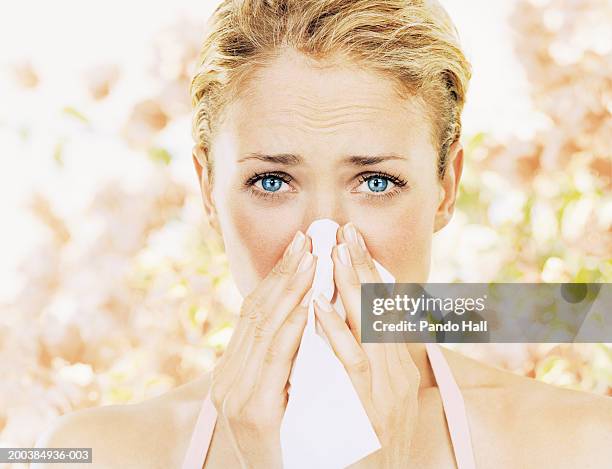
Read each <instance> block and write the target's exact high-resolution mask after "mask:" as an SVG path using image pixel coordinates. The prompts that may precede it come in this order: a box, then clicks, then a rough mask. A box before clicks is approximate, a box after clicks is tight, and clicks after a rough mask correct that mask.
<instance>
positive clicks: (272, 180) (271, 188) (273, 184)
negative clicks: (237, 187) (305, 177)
mask: <svg viewBox="0 0 612 469" xmlns="http://www.w3.org/2000/svg"><path fill="white" fill-rule="evenodd" d="M282 184H283V181H281V180H280V179H279V178H277V177H275V176H267V177H265V178H263V179H262V180H261V186H262V187H263V189H264V190H266V191H268V192H276V191H277V190H279V189H280V188H281V185H282Z"/></svg>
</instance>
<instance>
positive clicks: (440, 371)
mask: <svg viewBox="0 0 612 469" xmlns="http://www.w3.org/2000/svg"><path fill="white" fill-rule="evenodd" d="M425 347H426V350H427V356H428V357H429V362H430V364H431V368H432V370H433V373H434V377H435V379H436V382H437V384H438V389H439V390H440V396H441V398H442V405H443V406H444V413H445V415H446V422H447V424H448V430H449V433H450V436H451V443H452V445H453V452H454V454H455V460H456V461H457V467H458V469H476V463H475V461H474V454H473V451H472V438H471V434H470V427H469V425H468V420H467V415H466V413H465V403H464V401H463V396H462V395H461V390H460V389H459V386H458V385H457V382H456V381H455V378H454V377H453V374H452V372H451V369H450V367H449V366H448V363H447V362H446V359H445V358H444V355H443V354H442V350H440V346H439V345H438V344H425ZM216 422H217V410H216V409H215V407H214V405H213V404H212V401H211V398H210V391H209V392H208V394H207V395H206V398H205V399H204V403H203V404H202V407H201V409H200V413H199V415H198V420H197V422H196V425H195V428H194V431H193V434H192V435H191V441H190V443H189V448H188V449H187V453H186V455H185V459H184V461H183V466H182V469H201V468H202V466H203V464H204V462H205V461H206V454H207V453H208V449H209V447H210V442H211V440H212V435H213V432H214V429H215V424H216Z"/></svg>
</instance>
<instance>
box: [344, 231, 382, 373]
mask: <svg viewBox="0 0 612 469" xmlns="http://www.w3.org/2000/svg"><path fill="white" fill-rule="evenodd" d="M332 260H333V262H334V282H335V283H336V287H337V289H338V293H339V294H340V298H341V300H342V304H343V305H344V309H345V312H346V320H347V323H348V325H349V327H350V329H351V331H352V332H353V335H354V336H355V338H356V339H357V341H358V342H359V343H360V344H361V346H362V348H363V349H364V350H365V351H366V353H367V354H368V356H369V357H370V358H371V359H372V360H374V361H378V362H381V363H384V362H385V356H384V350H382V349H381V348H380V347H377V346H378V345H380V344H370V343H365V344H363V343H361V282H360V280H359V277H358V275H357V272H356V271H355V269H354V268H353V265H352V261H353V259H352V257H351V254H350V251H349V248H348V247H347V244H346V243H341V244H339V245H336V246H334V247H333V248H332ZM347 262H348V264H347Z"/></svg>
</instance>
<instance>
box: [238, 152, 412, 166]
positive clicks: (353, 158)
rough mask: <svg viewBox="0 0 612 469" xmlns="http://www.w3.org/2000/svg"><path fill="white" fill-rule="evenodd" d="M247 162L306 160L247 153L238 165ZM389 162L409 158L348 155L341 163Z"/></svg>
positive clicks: (291, 155)
mask: <svg viewBox="0 0 612 469" xmlns="http://www.w3.org/2000/svg"><path fill="white" fill-rule="evenodd" d="M247 160H259V161H264V162H267V163H276V164H281V165H285V166H296V165H299V164H302V163H303V162H304V158H303V157H302V156H301V155H296V154H294V153H278V154H275V155H266V154H264V153H259V152H253V153H247V155H246V156H245V157H243V158H241V159H239V160H238V163H243V162H245V161H247ZM389 160H405V161H407V160H408V158H407V157H405V156H402V155H398V154H396V153H389V154H384V155H376V156H374V155H348V156H345V157H344V158H343V159H342V161H341V163H342V164H343V165H351V166H371V165H375V164H378V163H382V162H383V161H389Z"/></svg>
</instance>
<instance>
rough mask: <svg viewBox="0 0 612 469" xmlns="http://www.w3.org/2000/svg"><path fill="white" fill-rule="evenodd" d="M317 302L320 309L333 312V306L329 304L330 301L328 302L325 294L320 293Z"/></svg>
mask: <svg viewBox="0 0 612 469" xmlns="http://www.w3.org/2000/svg"><path fill="white" fill-rule="evenodd" d="M315 301H316V302H317V305H318V306H319V308H321V309H322V310H323V311H328V312H329V311H332V306H331V305H330V304H329V301H327V298H325V295H323V293H319V296H317V297H316V298H315Z"/></svg>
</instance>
